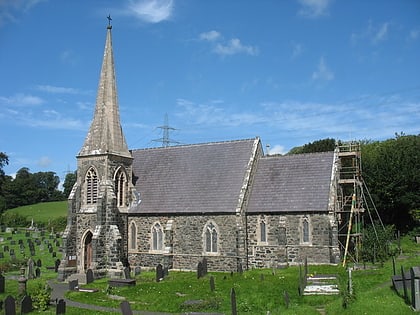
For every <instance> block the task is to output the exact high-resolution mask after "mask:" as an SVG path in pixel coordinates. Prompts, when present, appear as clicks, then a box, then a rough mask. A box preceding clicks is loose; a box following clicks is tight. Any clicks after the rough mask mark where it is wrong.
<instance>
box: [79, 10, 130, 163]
mask: <svg viewBox="0 0 420 315" xmlns="http://www.w3.org/2000/svg"><path fill="white" fill-rule="evenodd" d="M107 18H108V26H107V35H106V43H105V51H104V58H103V62H102V69H101V75H100V78H99V86H98V94H97V97H96V106H95V113H94V116H93V121H92V123H91V125H90V129H89V132H88V134H87V136H86V139H85V143H84V144H83V147H82V149H81V150H80V152H79V156H86V155H96V154H107V153H110V154H115V155H121V156H127V157H131V154H130V152H129V151H128V147H127V143H126V141H125V138H124V134H123V132H122V128H121V123H120V114H119V106H118V96H117V85H116V79H115V68H114V56H113V52H112V38H111V30H112V26H111V20H112V19H111V16H108V17H107Z"/></svg>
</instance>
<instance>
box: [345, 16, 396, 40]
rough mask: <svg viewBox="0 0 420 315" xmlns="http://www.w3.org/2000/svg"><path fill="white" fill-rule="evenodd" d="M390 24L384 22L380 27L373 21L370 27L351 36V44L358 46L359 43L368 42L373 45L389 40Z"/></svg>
mask: <svg viewBox="0 0 420 315" xmlns="http://www.w3.org/2000/svg"><path fill="white" fill-rule="evenodd" d="M389 27H390V23H389V22H384V23H382V24H380V25H377V24H374V23H373V22H372V21H371V20H369V22H368V26H367V27H366V28H365V29H364V30H362V31H360V32H353V33H352V34H351V37H350V39H351V42H352V43H353V44H357V43H358V42H363V41H368V42H370V43H371V44H375V45H376V44H378V43H380V42H383V41H385V40H386V39H387V37H388V33H389Z"/></svg>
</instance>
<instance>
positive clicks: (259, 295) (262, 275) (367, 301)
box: [0, 232, 420, 315]
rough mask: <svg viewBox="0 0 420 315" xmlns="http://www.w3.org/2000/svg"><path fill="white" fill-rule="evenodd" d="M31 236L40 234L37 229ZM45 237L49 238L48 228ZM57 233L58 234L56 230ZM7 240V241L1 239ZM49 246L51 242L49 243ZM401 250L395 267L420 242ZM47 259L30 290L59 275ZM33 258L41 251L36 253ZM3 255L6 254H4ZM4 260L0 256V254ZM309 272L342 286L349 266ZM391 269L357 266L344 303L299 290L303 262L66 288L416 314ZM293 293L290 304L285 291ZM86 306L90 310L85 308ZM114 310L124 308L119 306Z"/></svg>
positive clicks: (110, 296)
mask: <svg viewBox="0 0 420 315" xmlns="http://www.w3.org/2000/svg"><path fill="white" fill-rule="evenodd" d="M10 235H13V239H14V240H16V243H17V240H18V239H19V238H22V237H23V235H24V233H23V232H22V233H19V234H6V235H0V236H1V237H3V238H4V240H5V241H6V242H10V240H7V237H10ZM32 237H40V235H39V234H38V235H34V236H32ZM45 237H46V239H45V240H44V242H46V241H47V240H48V239H49V237H50V236H49V235H48V234H47V235H46V236H45ZM52 237H55V236H52ZM3 245H4V244H3ZM45 248H47V247H46V246H45ZM402 249H403V250H402V253H401V255H400V256H399V257H398V258H397V259H396V264H397V266H396V267H397V268H396V269H397V272H398V271H399V270H400V268H401V265H402V266H404V268H405V269H406V270H408V269H409V267H411V266H418V265H420V255H419V252H420V246H419V245H418V244H415V243H414V242H413V241H412V240H411V239H410V238H408V237H406V238H404V239H403V242H402ZM37 255H39V257H40V258H41V259H42V261H43V263H44V261H45V264H43V267H42V268H41V269H42V274H41V275H42V278H41V279H34V280H29V281H28V283H27V285H28V293H29V294H33V292H36V290H37V288H39V286H41V287H42V286H44V285H45V283H46V281H47V280H50V279H56V276H57V275H56V273H55V272H54V271H51V270H49V269H47V268H46V266H47V265H48V264H52V263H53V262H54V258H53V257H50V256H51V254H50V253H49V251H47V250H46V249H45V250H44V251H41V250H39V251H38V254H37ZM34 258H35V259H37V258H38V256H36V257H34ZM3 260H4V259H3ZM0 262H1V260H0ZM308 272H309V273H310V274H334V275H337V277H338V280H339V284H340V287H341V288H345V287H346V284H347V279H348V272H347V271H346V269H345V268H343V267H341V266H326V265H322V266H309V271H308ZM18 274H19V272H18V271H15V272H8V273H6V274H5V276H6V279H9V280H7V281H6V292H5V293H3V294H0V299H2V300H3V299H4V298H5V297H6V296H7V295H9V294H10V295H12V296H14V297H17V292H18V285H17V281H16V280H13V279H10V276H13V275H18ZM392 274H393V267H392V262H391V261H388V262H385V263H383V264H377V265H371V264H369V265H366V268H365V269H364V268H363V266H361V268H360V269H357V270H353V272H352V280H353V291H354V298H353V299H352V300H351V301H350V302H349V303H348V305H347V308H343V296H342V295H333V296H300V295H299V294H298V279H299V268H298V267H297V266H291V267H288V268H284V269H276V270H272V269H265V270H249V271H245V272H244V273H243V274H238V273H233V274H231V273H222V272H217V273H216V272H214V273H213V272H211V273H209V274H208V275H207V276H205V277H203V278H201V279H197V276H196V273H195V272H180V271H170V272H169V275H168V276H167V277H166V278H165V279H164V280H163V281H161V282H156V280H155V272H152V271H142V272H141V273H140V275H138V276H137V277H136V280H137V284H136V286H134V287H114V288H110V287H109V286H108V280H107V279H98V280H95V281H94V282H93V283H91V284H89V285H86V286H83V287H84V288H91V289H97V290H98V291H97V292H93V293H88V292H68V293H67V298H69V299H70V300H73V301H78V302H81V303H87V304H95V305H99V306H105V307H113V308H116V309H119V305H120V303H121V299H126V300H127V301H129V302H130V305H131V308H132V309H133V310H146V311H156V312H158V311H160V312H167V313H173V314H182V313H188V312H216V313H222V314H230V312H231V304H230V294H231V289H232V288H234V289H235V292H236V300H237V310H238V313H239V314H244V313H247V314H256V315H258V314H261V315H265V314H267V311H269V312H270V314H271V315H274V314H297V315H299V314H302V315H311V314H320V311H322V312H323V313H324V314H344V315H345V314H349V315H350V314H381V315H382V314H403V315H404V314H413V311H412V310H411V309H410V306H409V305H406V304H405V303H404V300H403V298H402V297H401V296H400V295H398V294H397V293H396V292H395V291H394V290H393V289H392V288H391V276H392ZM210 277H213V278H214V282H215V290H214V291H211V289H210ZM285 292H287V293H288V295H289V297H290V303H289V305H288V307H287V306H286V302H285V298H284V293H285ZM81 312H83V311H81V310H80V309H77V308H72V307H67V308H66V314H70V315H72V314H75V315H76V314H77V315H79V314H81ZM85 312H86V311H85ZM88 312H89V314H98V315H99V314H112V313H110V312H99V311H97V312H94V311H88ZM42 313H43V314H55V308H54V307H53V306H50V307H49V309H48V310H47V311H45V312H42ZM114 314H120V312H116V313H114Z"/></svg>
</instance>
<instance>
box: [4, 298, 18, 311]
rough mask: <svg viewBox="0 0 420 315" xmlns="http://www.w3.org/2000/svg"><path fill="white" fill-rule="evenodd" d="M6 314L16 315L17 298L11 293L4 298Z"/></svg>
mask: <svg viewBox="0 0 420 315" xmlns="http://www.w3.org/2000/svg"><path fill="white" fill-rule="evenodd" d="M4 315H16V300H15V299H14V298H13V296H11V295H8V296H7V297H6V299H5V300H4Z"/></svg>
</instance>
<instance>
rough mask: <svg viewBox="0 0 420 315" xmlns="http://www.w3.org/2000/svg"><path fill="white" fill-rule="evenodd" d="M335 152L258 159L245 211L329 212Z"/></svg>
mask: <svg viewBox="0 0 420 315" xmlns="http://www.w3.org/2000/svg"><path fill="white" fill-rule="evenodd" d="M333 159H334V152H323V153H310V154H294V155H286V156H266V157H263V158H261V159H260V160H259V162H258V166H257V171H256V174H255V177H254V182H253V187H252V191H251V194H250V198H249V202H248V210H247V211H248V212H249V213H257V212H301V211H328V200H329V192H330V181H331V176H332V170H333V162H334V161H333Z"/></svg>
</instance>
